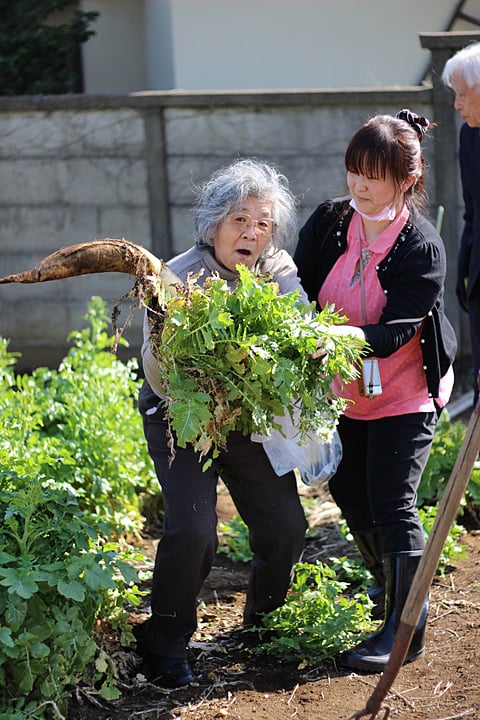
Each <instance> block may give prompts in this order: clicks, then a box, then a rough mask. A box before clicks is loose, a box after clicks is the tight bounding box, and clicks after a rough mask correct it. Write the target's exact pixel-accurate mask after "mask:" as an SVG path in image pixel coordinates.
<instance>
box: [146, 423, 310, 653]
mask: <svg viewBox="0 0 480 720" xmlns="http://www.w3.org/2000/svg"><path fill="white" fill-rule="evenodd" d="M161 415H162V410H161V409H160V410H159V411H158V412H157V413H154V414H151V415H144V430H145V436H146V438H147V442H148V448H149V452H150V455H151V457H152V459H153V461H154V464H155V469H156V473H157V476H158V479H159V482H160V485H161V488H162V496H163V504H164V511H165V515H164V532H163V536H162V539H161V540H160V542H159V545H158V549H157V554H156V559H155V569H154V575H153V585H152V597H151V607H152V617H151V620H150V621H149V623H148V629H147V636H146V639H145V642H146V645H147V649H148V650H150V652H152V653H155V654H157V655H163V656H170V657H181V656H182V655H183V654H184V652H185V647H186V645H187V643H188V641H189V639H190V637H191V635H192V633H193V632H194V631H195V629H196V626H197V621H196V606H197V595H198V593H199V592H200V589H201V587H202V584H203V582H204V580H205V578H206V577H207V575H208V573H209V572H210V569H211V567H212V563H213V559H214V556H215V552H216V549H217V545H218V538H217V516H216V511H215V508H216V500H217V482H218V478H219V476H220V477H221V478H222V480H223V481H224V483H225V485H226V486H227V487H228V489H229V492H230V494H231V496H232V499H233V501H234V503H235V505H236V507H237V509H238V512H239V515H240V516H241V517H242V519H243V520H244V521H245V523H246V524H247V526H248V528H249V539H250V547H251V549H252V552H253V556H254V557H253V561H252V564H251V573H250V580H249V583H248V588H247V594H246V603H245V611H244V622H245V624H247V625H248V624H252V623H255V621H256V620H258V615H259V613H262V612H268V611H271V610H273V609H275V608H277V607H279V606H280V605H282V604H283V602H284V600H285V596H286V593H287V591H288V588H289V585H290V582H291V579H292V569H293V566H294V565H295V563H296V562H298V561H299V560H300V559H301V556H302V552H303V548H304V543H305V531H306V528H307V523H306V519H305V514H304V512H303V508H302V505H301V503H300V499H299V496H298V493H297V485H296V479H295V475H294V473H287V474H286V475H283V476H281V477H278V476H277V475H276V474H275V473H274V472H273V470H272V468H271V465H270V463H269V461H268V458H267V456H266V455H265V453H264V451H263V447H262V445H261V444H259V443H254V442H251V441H250V439H249V438H248V437H244V436H243V435H241V434H240V433H231V434H230V436H229V441H228V452H222V453H221V454H220V456H219V457H218V458H217V459H216V460H214V462H213V466H212V467H210V469H208V470H207V471H206V472H203V470H202V466H203V462H202V461H200V462H199V460H198V455H197V454H195V453H194V451H193V449H192V448H191V446H187V448H185V449H182V448H178V447H177V448H176V456H175V459H174V461H173V464H172V466H171V468H170V469H169V468H168V460H169V453H170V451H169V448H168V446H167V440H166V434H165V431H166V423H165V421H164V420H163V419H162V417H161Z"/></svg>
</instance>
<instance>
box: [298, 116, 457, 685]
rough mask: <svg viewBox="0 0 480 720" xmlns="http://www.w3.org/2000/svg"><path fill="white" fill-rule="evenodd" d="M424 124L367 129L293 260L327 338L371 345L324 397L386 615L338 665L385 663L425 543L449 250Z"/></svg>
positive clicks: (444, 385)
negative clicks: (336, 193) (420, 491)
mask: <svg viewBox="0 0 480 720" xmlns="http://www.w3.org/2000/svg"><path fill="white" fill-rule="evenodd" d="M428 125H429V123H428V120H426V119H425V118H422V117H419V116H417V115H414V114H413V113H411V112H410V111H408V110H403V111H402V112H401V113H399V114H398V115H397V116H396V117H393V116H390V115H380V116H376V117H374V118H371V119H370V120H369V121H368V122H366V123H365V124H364V125H362V126H361V127H360V128H359V130H358V131H357V132H356V133H355V135H354V136H353V138H352V140H351V141H350V144H349V146H348V148H347V151H346V154H345V166H346V170H347V184H348V187H349V190H350V194H351V199H350V201H349V200H342V201H328V202H325V203H322V204H321V205H320V206H319V207H318V208H317V209H316V210H315V211H314V213H313V214H312V216H311V217H310V218H309V219H308V220H307V222H306V223H305V225H304V227H303V228H302V229H301V231H300V238H299V243H298V246H297V249H296V252H295V256H294V259H295V262H296V264H297V267H298V270H299V275H300V279H301V281H302V285H303V287H304V289H305V290H306V292H307V294H308V296H309V299H310V300H313V301H316V302H317V303H318V306H319V307H323V306H324V305H325V304H326V303H328V304H334V305H335V307H336V309H337V310H338V311H341V312H342V313H343V314H344V315H345V316H346V317H347V319H348V324H347V325H341V326H337V327H335V328H333V331H334V332H339V333H345V332H346V333H351V334H353V335H355V336H357V337H359V338H360V339H362V340H364V341H366V343H367V348H368V353H367V354H366V356H365V360H364V362H363V368H362V372H361V375H360V379H359V381H358V382H356V381H355V382H353V383H349V384H347V385H343V386H342V385H341V384H340V383H339V382H335V383H334V385H333V388H332V389H333V390H334V392H335V393H336V394H338V395H340V396H342V397H344V398H346V399H347V400H348V401H349V403H348V406H347V409H346V411H345V414H344V416H343V417H342V418H341V420H340V423H339V433H340V437H341V440H342V444H343V459H342V462H341V464H340V466H339V468H338V471H337V473H336V474H335V476H334V477H333V478H332V480H331V481H330V491H331V493H332V496H333V498H334V499H335V501H336V503H337V504H338V506H339V507H340V509H341V511H342V514H343V516H344V518H345V520H346V521H347V523H348V525H349V528H350V530H351V532H352V534H353V536H354V538H355V541H356V543H357V546H358V548H359V550H360V551H361V554H362V556H363V558H364V560H365V562H366V564H367V566H368V568H369V569H370V570H371V572H372V574H373V576H374V579H375V582H374V584H373V585H372V588H371V589H370V591H369V594H370V596H371V598H372V600H373V601H374V603H376V607H377V615H376V616H377V617H381V616H382V615H383V616H384V623H383V625H382V626H381V628H380V629H379V630H377V631H376V632H375V633H374V634H373V635H372V636H370V637H369V638H367V640H366V641H364V642H363V643H361V644H360V645H358V646H357V647H355V648H353V649H352V650H349V651H348V652H347V653H345V654H344V656H343V658H342V662H343V664H345V665H347V666H348V667H352V668H356V669H363V670H368V671H374V672H375V671H378V672H380V671H382V670H383V669H384V668H385V665H386V663H387V661H388V658H389V656H390V651H391V648H392V645H393V641H394V635H395V631H396V628H397V626H398V621H399V618H400V615H401V611H402V608H403V606H404V604H405V600H406V597H407V595H408V591H409V589H410V585H411V583H412V580H413V577H414V574H415V570H416V568H417V565H418V562H419V559H420V557H421V555H422V552H423V549H424V546H425V539H424V533H423V528H422V526H421V523H420V520H419V516H418V512H417V510H416V491H417V487H418V484H419V482H420V479H421V475H422V472H423V469H424V467H425V464H426V462H427V459H428V455H429V452H430V448H431V444H432V439H433V435H434V430H435V425H436V421H437V419H438V414H439V411H440V409H441V407H443V405H444V404H445V403H446V402H447V400H448V398H449V396H450V392H451V389H452V386H453V371H452V362H453V359H454V356H455V352H456V340H455V335H454V332H453V329H452V327H451V325H450V323H449V321H448V319H447V318H446V316H445V312H444V296H443V287H444V280H445V272H446V258H445V250H444V246H443V243H442V240H441V238H440V237H439V235H438V233H437V232H436V230H435V228H434V227H433V225H432V224H431V223H430V222H429V221H428V220H427V219H426V217H425V216H424V214H423V209H424V207H425V196H424V192H423V187H424V179H425V162H424V158H423V154H422V152H421V147H420V143H421V141H422V140H423V137H424V135H425V132H426V130H427V128H428ZM324 352H325V350H323V349H322V348H319V352H318V356H321V355H322V353H324ZM427 613H428V600H427V601H426V603H425V607H424V609H423V612H422V615H421V617H420V620H419V624H418V627H417V629H416V632H415V634H414V636H413V638H412V642H411V646H410V649H409V652H408V654H407V658H406V660H407V661H412V660H416V659H417V658H418V657H420V655H421V654H422V653H423V650H424V634H425V625H426V619H427Z"/></svg>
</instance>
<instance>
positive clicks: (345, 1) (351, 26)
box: [81, 0, 480, 94]
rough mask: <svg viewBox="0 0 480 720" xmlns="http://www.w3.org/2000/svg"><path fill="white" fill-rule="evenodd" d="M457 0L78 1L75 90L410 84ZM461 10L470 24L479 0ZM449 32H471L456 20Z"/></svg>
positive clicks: (479, 6)
mask: <svg viewBox="0 0 480 720" xmlns="http://www.w3.org/2000/svg"><path fill="white" fill-rule="evenodd" d="M457 5H458V1H457V0H423V2H418V0H402V2H398V0H82V2H81V7H82V9H83V10H97V11H99V12H100V17H99V19H98V20H97V21H96V22H95V24H94V26H93V27H94V29H95V32H96V34H95V36H94V37H92V38H91V39H90V40H89V41H88V42H87V43H86V44H85V45H84V46H83V55H84V66H85V72H84V79H85V92H87V93H120V94H122V93H129V92H135V91H141V90H169V89H184V90H236V89H246V90H248V89H282V88H298V89H308V88H349V87H356V88H363V87H386V86H387V87H388V86H398V85H416V84H418V83H419V82H420V80H421V78H422V77H423V75H424V73H425V71H426V69H427V67H428V62H429V53H428V51H426V50H423V49H422V48H421V46H420V43H419V39H418V35H419V33H420V32H437V31H443V30H446V29H447V27H448V25H449V22H450V20H451V18H452V16H453V14H454V11H455V8H456V7H457ZM463 11H464V12H465V13H468V14H469V15H471V16H473V17H476V18H478V19H479V20H480V0H468V2H467V3H466V4H465V5H464V7H463ZM453 29H456V30H462V29H470V30H471V29H476V28H475V27H473V26H472V25H471V24H469V23H465V22H457V23H456V25H455V27H454V28H453Z"/></svg>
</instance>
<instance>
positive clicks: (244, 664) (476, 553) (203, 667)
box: [68, 488, 480, 720]
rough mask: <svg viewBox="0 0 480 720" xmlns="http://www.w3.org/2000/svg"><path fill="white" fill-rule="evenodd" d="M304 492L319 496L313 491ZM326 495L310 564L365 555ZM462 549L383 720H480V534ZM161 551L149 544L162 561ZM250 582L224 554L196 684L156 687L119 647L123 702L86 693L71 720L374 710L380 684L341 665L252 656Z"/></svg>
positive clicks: (227, 513) (222, 509) (314, 521)
mask: <svg viewBox="0 0 480 720" xmlns="http://www.w3.org/2000/svg"><path fill="white" fill-rule="evenodd" d="M302 492H304V493H305V494H306V495H311V490H309V489H308V488H304V491H302ZM321 492H323V496H322V495H320V496H318V493H317V497H316V500H315V504H314V507H315V508H316V509H315V511H314V513H313V515H310V516H309V522H310V526H311V527H313V528H314V529H315V531H316V532H315V535H316V537H315V538H314V539H312V540H308V541H307V548H306V553H305V557H304V559H305V561H308V562H314V561H315V560H317V559H319V560H322V561H327V560H328V558H329V557H331V556H333V555H335V556H337V557H338V556H341V555H345V554H347V555H348V554H352V553H355V550H354V549H353V546H352V545H351V544H350V543H348V542H347V541H345V540H344V539H343V536H342V535H341V534H340V533H339V531H338V524H337V520H338V515H337V511H336V508H335V506H334V505H333V503H332V502H331V500H330V498H329V496H328V495H327V494H326V491H325V490H323V491H321ZM218 514H219V519H220V520H221V521H228V520H229V519H230V518H231V517H232V515H233V514H234V509H233V507H232V504H231V501H230V498H229V496H228V494H227V493H226V491H223V492H221V493H220V496H219V504H218ZM462 542H463V544H464V545H465V547H466V557H465V559H463V560H460V561H459V562H458V563H457V564H456V566H455V567H453V568H451V570H449V572H448V573H447V575H446V576H445V577H444V578H436V579H435V580H434V583H433V585H432V592H431V606H430V615H429V621H428V627H427V650H426V653H425V655H424V657H422V658H421V659H420V660H418V661H417V662H416V663H412V664H410V665H405V666H403V667H402V668H401V670H400V672H399V674H398V675H397V678H396V681H395V682H394V684H393V686H392V688H391V692H390V693H389V695H388V696H387V698H386V700H385V703H384V704H383V705H382V708H381V710H380V711H379V713H378V715H376V717H378V718H379V720H384V718H386V717H387V716H388V717H389V718H390V719H393V718H395V720H407V719H408V720H454V719H457V718H468V719H469V720H473V719H480V670H479V661H480V531H479V530H473V531H470V532H469V533H468V534H466V535H465V536H464V538H463V541H462ZM155 543H156V540H154V539H150V540H146V545H145V547H148V548H149V551H150V553H151V554H152V556H153V553H154V550H155ZM247 574H248V568H247V567H246V566H245V565H243V564H238V563H237V564H233V563H232V562H230V561H229V559H228V557H227V556H226V555H225V554H224V553H219V554H218V555H217V558H216V562H215V565H214V568H213V570H212V572H211V574H210V576H209V578H208V580H207V582H206V583H205V586H204V588H203V591H202V594H201V597H200V604H199V613H198V617H199V627H198V631H197V633H196V634H195V636H194V638H193V639H192V647H191V649H190V650H189V653H190V658H189V659H190V660H191V663H192V667H193V669H194V672H195V674H196V676H197V678H198V682H197V683H196V684H195V685H192V686H189V687H188V688H184V689H178V690H164V689H161V688H158V687H156V686H154V685H152V684H150V683H148V682H147V681H146V679H145V677H144V675H143V674H142V665H141V659H140V658H139V657H138V656H137V655H136V653H135V652H134V651H133V650H128V649H125V648H119V649H118V651H115V653H114V655H113V657H114V661H115V663H116V665H117V666H118V669H119V677H120V680H121V682H120V687H121V688H122V697H121V699H120V700H118V701H115V702H111V703H107V702H105V701H103V700H101V699H99V697H98V695H97V696H96V695H94V694H92V692H91V691H89V692H87V691H77V693H76V694H75V696H74V697H72V701H71V703H70V708H69V715H68V717H69V720H173V719H174V718H180V719H181V720H222V719H226V720H229V719H231V720H247V719H248V720H252V719H255V720H287V719H288V720H290V719H291V718H295V719H296V720H346V719H347V718H349V717H350V716H352V715H354V714H356V713H358V712H359V711H361V710H362V709H364V708H365V707H366V703H367V700H368V699H369V698H370V696H371V694H372V692H373V690H374V688H375V687H376V685H377V682H378V680H379V677H380V676H378V675H368V674H356V673H351V672H350V671H348V670H345V669H342V668H341V667H338V666H337V665H336V664H335V662H334V660H331V661H329V662H325V663H322V664H321V665H318V666H317V667H310V668H307V669H306V670H305V669H303V670H302V669H300V668H299V667H298V666H297V664H295V663H292V664H280V663H279V662H278V661H275V660H272V658H268V657H265V656H255V655H252V654H251V652H249V651H248V649H247V648H246V647H245V645H244V643H243V638H242V634H241V632H240V628H241V616H242V607H243V601H244V590H245V587H246V580H247ZM146 602H147V600H146ZM147 612H148V608H147V606H146V605H145V606H143V607H140V608H138V609H137V610H136V611H135V613H134V614H133V615H132V622H133V623H135V622H140V621H142V620H144V619H145V618H146V617H147V614H146V613H147ZM366 718H367V720H370V718H371V715H370V714H369V715H367V716H366Z"/></svg>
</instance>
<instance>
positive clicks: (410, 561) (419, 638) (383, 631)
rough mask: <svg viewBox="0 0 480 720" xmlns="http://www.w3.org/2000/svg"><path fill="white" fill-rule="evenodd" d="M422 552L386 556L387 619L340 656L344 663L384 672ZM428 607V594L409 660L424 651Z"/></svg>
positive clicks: (351, 666)
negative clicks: (368, 635) (371, 633)
mask: <svg viewBox="0 0 480 720" xmlns="http://www.w3.org/2000/svg"><path fill="white" fill-rule="evenodd" d="M421 556H422V552H421V551H417V552H402V553H393V554H391V555H385V556H384V558H383V568H384V572H385V596H386V603H385V620H384V622H383V624H382V626H381V627H380V628H379V629H378V630H377V631H376V632H374V633H373V635H370V637H368V638H367V639H366V640H364V641H363V642H362V643H360V644H359V645H357V646H356V647H354V648H353V649H352V650H347V652H346V653H344V654H343V655H342V657H341V658H340V663H341V664H342V665H344V666H346V667H350V668H354V669H356V670H365V671H369V672H382V671H383V670H384V669H385V666H386V664H387V662H388V659H389V657H390V653H391V651H392V647H393V643H394V640H395V633H396V631H397V628H398V625H399V622H400V616H401V614H402V610H403V608H404V605H405V601H406V599H407V596H408V593H409V590H410V587H411V585H412V581H413V577H414V575H415V571H416V569H417V566H418V563H419V562H420V558H421ZM428 607H429V599H428V597H427V599H426V600H425V604H424V606H423V609H422V612H421V615H420V618H419V621H418V624H417V627H416V629H415V632H414V634H413V637H412V640H411V643H410V647H409V649H408V652H407V655H406V657H405V663H408V662H413V661H414V660H417V659H418V658H419V657H420V656H421V655H422V654H423V652H424V649H425V627H426V624H427V615H428Z"/></svg>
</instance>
